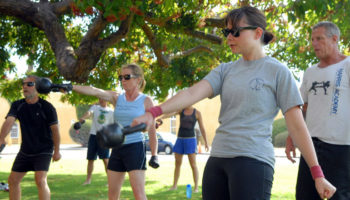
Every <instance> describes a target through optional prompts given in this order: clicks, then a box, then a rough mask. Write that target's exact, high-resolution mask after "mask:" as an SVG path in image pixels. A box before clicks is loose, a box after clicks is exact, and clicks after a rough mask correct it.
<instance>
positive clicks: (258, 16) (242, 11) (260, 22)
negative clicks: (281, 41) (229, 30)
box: [225, 6, 274, 45]
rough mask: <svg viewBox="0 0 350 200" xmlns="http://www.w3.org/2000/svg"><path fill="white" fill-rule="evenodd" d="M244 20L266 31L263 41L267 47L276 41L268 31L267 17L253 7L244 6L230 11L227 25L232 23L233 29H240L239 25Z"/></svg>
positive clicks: (226, 19) (226, 21) (226, 18)
mask: <svg viewBox="0 0 350 200" xmlns="http://www.w3.org/2000/svg"><path fill="white" fill-rule="evenodd" d="M242 19H243V20H245V22H246V23H247V24H249V25H251V26H258V27H260V28H262V29H263V30H264V33H263V36H262V37H261V40H262V42H263V43H264V44H265V45H266V44H268V43H269V42H271V41H272V40H273V39H274V35H273V34H272V33H271V32H269V31H266V17H265V15H264V14H263V13H262V12H261V11H260V10H258V9H257V8H254V7H251V6H244V7H241V8H237V9H234V10H232V11H230V12H229V13H228V14H227V16H226V17H225V25H226V26H227V24H228V23H231V24H232V27H238V23H239V22H240V21H241V20H242Z"/></svg>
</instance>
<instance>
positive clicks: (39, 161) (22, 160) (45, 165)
mask: <svg viewBox="0 0 350 200" xmlns="http://www.w3.org/2000/svg"><path fill="white" fill-rule="evenodd" d="M51 158H52V154H50V153H47V154H25V153H22V152H19V153H18V154H17V156H16V159H15V161H14V163H13V166H12V171H15V172H28V171H49V167H50V163H51Z"/></svg>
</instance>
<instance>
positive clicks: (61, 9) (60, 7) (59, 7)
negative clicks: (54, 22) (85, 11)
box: [51, 0, 73, 16]
mask: <svg viewBox="0 0 350 200" xmlns="http://www.w3.org/2000/svg"><path fill="white" fill-rule="evenodd" d="M72 2H73V1H72V0H64V1H60V2H56V3H51V9H52V11H53V12H54V13H55V14H56V15H57V16H60V15H63V14H66V13H70V12H71V8H70V4H71V3H72Z"/></svg>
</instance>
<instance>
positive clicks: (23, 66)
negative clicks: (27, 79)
mask: <svg viewBox="0 0 350 200" xmlns="http://www.w3.org/2000/svg"><path fill="white" fill-rule="evenodd" d="M10 60H11V62H14V63H15V64H16V70H17V75H18V76H19V77H21V76H23V75H24V74H25V73H26V71H27V69H28V65H27V63H26V60H27V58H26V56H23V57H19V56H18V55H11V57H10ZM15 75H16V74H15V73H11V74H8V77H9V78H14V77H15Z"/></svg>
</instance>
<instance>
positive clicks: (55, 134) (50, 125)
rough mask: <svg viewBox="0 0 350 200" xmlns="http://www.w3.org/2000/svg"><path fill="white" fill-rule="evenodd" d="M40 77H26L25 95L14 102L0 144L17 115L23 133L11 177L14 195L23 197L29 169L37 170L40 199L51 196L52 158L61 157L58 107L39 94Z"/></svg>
mask: <svg viewBox="0 0 350 200" xmlns="http://www.w3.org/2000/svg"><path fill="white" fill-rule="evenodd" d="M36 79H37V77H36V76H28V77H26V78H25V79H24V80H23V82H22V88H23V95H24V99H20V100H17V101H15V102H13V103H12V105H11V108H10V111H9V112H8V114H7V116H6V120H5V122H4V123H3V125H2V127H1V132H0V145H1V144H5V137H6V136H7V135H8V134H9V132H10V130H11V128H12V125H13V124H14V123H15V121H16V120H17V119H18V120H19V122H20V127H21V133H22V143H21V147H20V150H19V152H18V154H17V156H16V159H15V161H14V163H13V166H12V170H11V173H10V176H9V178H8V182H9V188H10V191H9V196H10V199H20V198H21V187H20V182H21V181H22V179H23V177H24V176H25V175H26V173H27V172H28V171H34V172H35V183H36V185H37V188H38V196H39V199H50V188H49V186H48V184H47V172H48V170H49V166H50V161H51V158H52V160H53V161H58V160H60V158H61V154H60V151H59V144H60V134H59V128H58V120H57V113H56V109H55V108H54V107H53V106H52V104H51V103H49V102H47V101H45V100H43V99H41V98H39V96H38V92H37V91H36V89H35V80H36Z"/></svg>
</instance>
